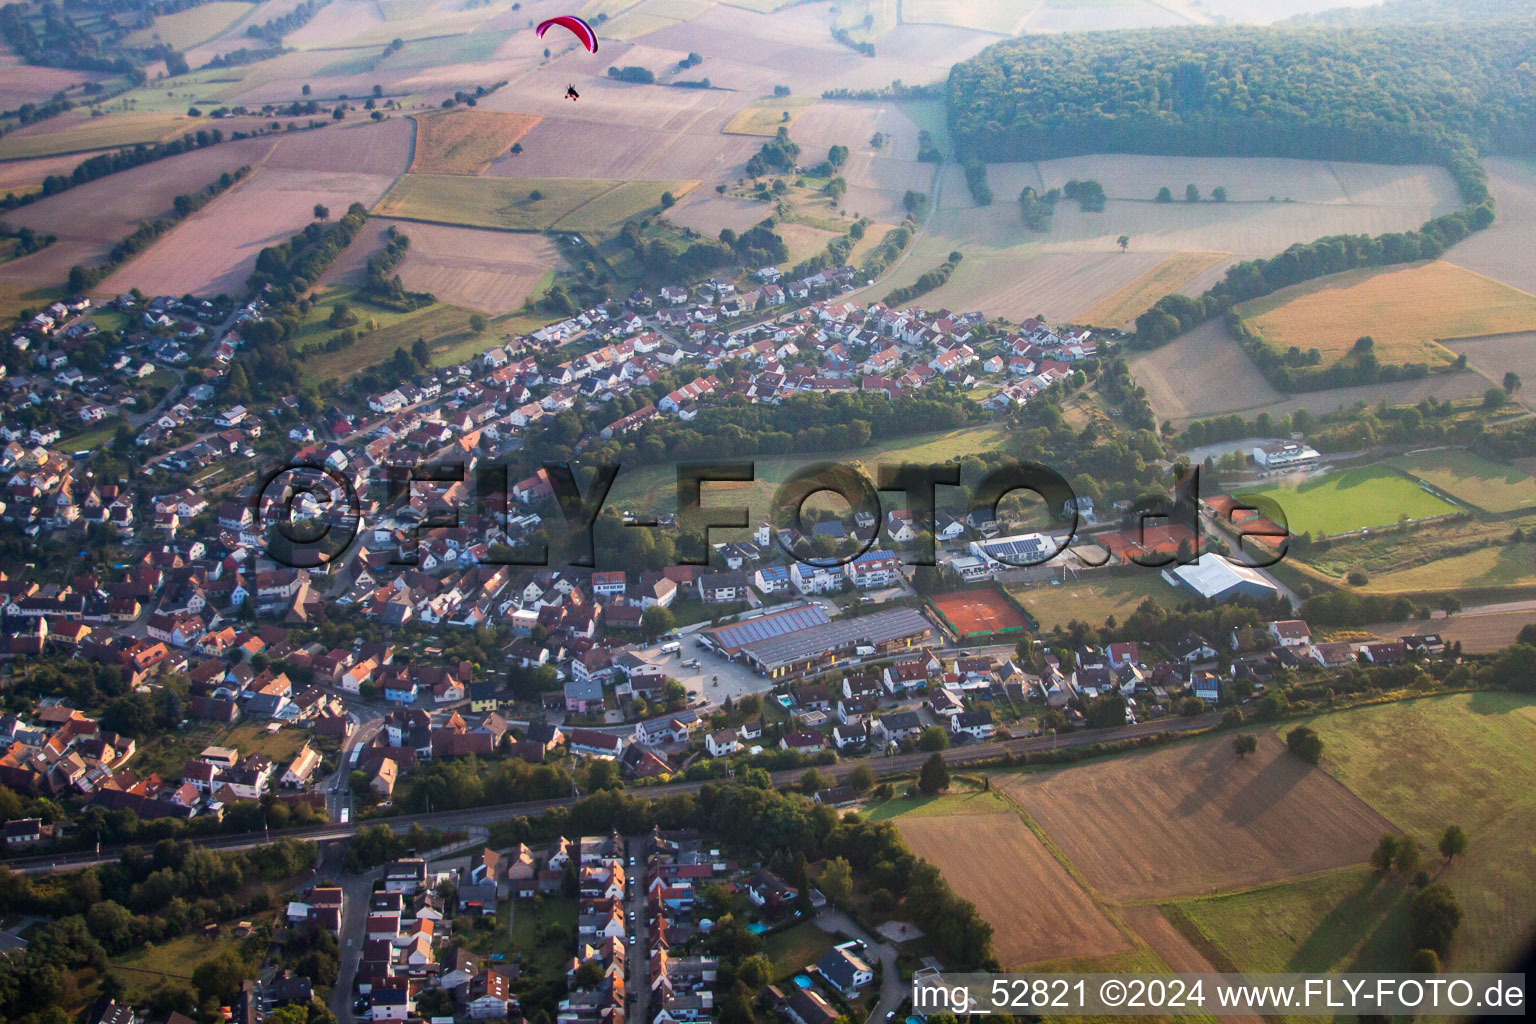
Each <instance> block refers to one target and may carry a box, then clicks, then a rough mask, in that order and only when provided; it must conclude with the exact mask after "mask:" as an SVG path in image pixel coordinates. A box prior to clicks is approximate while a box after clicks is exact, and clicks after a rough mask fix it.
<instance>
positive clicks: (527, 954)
mask: <svg viewBox="0 0 1536 1024" xmlns="http://www.w3.org/2000/svg"><path fill="white" fill-rule="evenodd" d="M535 902H536V901H534V900H517V901H516V902H515V903H514V904H513V905H512V945H511V950H510V953H511V954H512V955H514V956H515V955H516V954H521V955H522V957H523V965H524V966H523V971H524V974H526V973H527V972H528V969H529V966H530V965H531V966H532V967H534V968H536V969H537V970H538V972H539V974H540V975H542V976H543V978H544V979H545V980H553V979H554V978H557V977H560V976H562V974H563V972H564V968H565V961H566V959H567V958H568V957H569V956H570V955H571V949H572V943H574V942H575V941H576V909H577V908H576V901H575V900H568V899H563V898H559V897H556V898H553V899H541V900H538V901H537V904H538V905H537V906H535ZM503 920H504V919H503V918H501V917H500V916H499V915H498V920H497V923H498V925H499V924H501V923H502V921H503ZM551 924H558V925H559V926H560V927H561V928H563V929H564V930H565V933H566V934H565V937H564V938H563V939H561V940H560V941H558V942H545V941H543V939H541V937H540V936H541V934H542V933H543V932H545V931H546V930H547V929H548V928H549V926H550V925H551ZM494 941H495V943H500V942H501V940H500V939H497V940H494ZM493 948H494V949H496V950H497V951H499V952H508V950H506V949H505V947H504V946H503V945H500V944H495V945H493Z"/></svg>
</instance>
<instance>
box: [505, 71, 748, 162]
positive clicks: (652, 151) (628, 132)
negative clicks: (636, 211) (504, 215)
mask: <svg viewBox="0 0 1536 1024" xmlns="http://www.w3.org/2000/svg"><path fill="white" fill-rule="evenodd" d="M588 91H590V90H588ZM581 101H582V102H583V103H585V102H587V91H584V92H583V93H582V96H581ZM695 116H698V117H699V122H698V124H697V125H696V127H692V128H688V129H676V130H664V129H661V128H657V127H653V126H651V125H649V124H647V125H636V124H634V123H633V122H632V119H630V120H622V119H621V120H616V121H615V122H614V123H604V124H602V125H601V127H597V126H594V125H593V123H592V122H590V121H586V120H580V119H577V118H574V117H570V116H566V117H561V116H559V115H549V116H546V117H545V118H544V119H543V120H542V121H541V122H540V123H539V124H537V125H535V126H534V127H533V128H532V129H530V130H529V132H528V134H527V135H525V136H524V137H523V139H522V146H523V152H521V153H516V154H512V153H503V155H501V156H500V157H497V158H496V160H495V161H494V162H493V163H492V164H491V166H490V167H489V169H488V170H487V171H486V173H487V174H489V175H492V176H495V177H502V178H529V177H532V178H543V177H549V178H558V177H583V176H593V177H605V178H631V179H634V178H680V177H682V178H710V177H713V178H719V179H724V178H726V177H729V176H732V175H734V174H736V173H739V170H740V168H741V166H742V165H743V164H745V163H746V162H747V159H748V158H749V157H750V156H751V155H752V154H753V152H755V151H756V150H757V148H758V146H759V145H761V142H760V141H759V140H756V139H753V138H751V137H750V136H724V137H722V136H721V135H720V133H719V130H718V124H717V122H718V121H719V120H720V119H721V118H723V117H724V114H723V113H721V114H716V113H715V112H710V113H709V114H708V116H707V117H705V116H703V115H695Z"/></svg>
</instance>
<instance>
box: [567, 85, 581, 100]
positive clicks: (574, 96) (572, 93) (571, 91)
mask: <svg viewBox="0 0 1536 1024" xmlns="http://www.w3.org/2000/svg"><path fill="white" fill-rule="evenodd" d="M565 98H566V99H568V100H579V99H581V93H579V92H577V91H576V87H575V86H574V85H568V86H566V87H565Z"/></svg>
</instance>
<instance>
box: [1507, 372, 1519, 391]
mask: <svg viewBox="0 0 1536 1024" xmlns="http://www.w3.org/2000/svg"><path fill="white" fill-rule="evenodd" d="M1522 383H1523V381H1521V380H1520V375H1519V374H1518V373H1516V372H1515V371H1514V370H1510V371H1509V372H1508V373H1506V374H1504V390H1505V391H1506V392H1508V393H1510V394H1514V393H1515V392H1516V391H1519V390H1520V385H1521V384H1522Z"/></svg>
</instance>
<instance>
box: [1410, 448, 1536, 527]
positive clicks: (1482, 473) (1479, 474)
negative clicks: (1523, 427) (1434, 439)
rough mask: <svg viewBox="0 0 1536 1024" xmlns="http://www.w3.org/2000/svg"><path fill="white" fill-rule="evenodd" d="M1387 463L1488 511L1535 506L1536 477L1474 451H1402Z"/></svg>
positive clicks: (1457, 498) (1506, 510)
mask: <svg viewBox="0 0 1536 1024" xmlns="http://www.w3.org/2000/svg"><path fill="white" fill-rule="evenodd" d="M1387 465H1389V466H1395V467H1397V468H1398V469H1401V470H1402V471H1403V472H1405V473H1408V474H1409V475H1411V476H1415V477H1418V478H1419V479H1420V480H1423V481H1424V482H1425V483H1427V484H1429V485H1430V486H1432V487H1435V488H1436V489H1438V490H1441V491H1444V492H1445V493H1446V494H1449V495H1450V496H1451V497H1453V498H1455V499H1456V500H1457V501H1462V502H1465V503H1466V504H1468V505H1474V506H1476V507H1477V508H1480V509H1483V510H1484V511H1485V512H1513V511H1515V510H1516V509H1522V508H1532V507H1536V479H1532V477H1531V476H1530V474H1528V473H1524V472H1522V471H1521V470H1518V469H1516V468H1515V467H1513V466H1505V465H1502V464H1500V463H1497V462H1494V461H1492V460H1491V459H1485V458H1483V457H1482V456H1481V455H1474V454H1473V453H1471V452H1465V451H1451V450H1442V451H1434V452H1423V453H1422V454H1419V455H1403V456H1399V457H1398V458H1395V459H1392V460H1390V461H1389V462H1388V463H1387Z"/></svg>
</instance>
